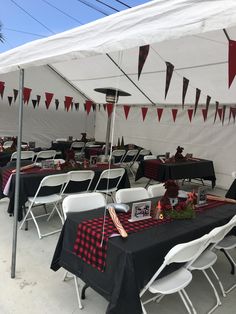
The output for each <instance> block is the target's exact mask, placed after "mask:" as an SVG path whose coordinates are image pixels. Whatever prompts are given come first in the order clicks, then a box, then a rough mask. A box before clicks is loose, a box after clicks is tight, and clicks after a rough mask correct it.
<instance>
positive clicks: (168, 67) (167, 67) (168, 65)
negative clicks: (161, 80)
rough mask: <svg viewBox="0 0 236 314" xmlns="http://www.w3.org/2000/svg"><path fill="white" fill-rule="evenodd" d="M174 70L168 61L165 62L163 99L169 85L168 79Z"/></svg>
mask: <svg viewBox="0 0 236 314" xmlns="http://www.w3.org/2000/svg"><path fill="white" fill-rule="evenodd" d="M173 71H174V66H173V64H171V63H170V62H166V87H165V99H166V96H167V93H168V90H169V87H170V81H171V78H172V74H173Z"/></svg>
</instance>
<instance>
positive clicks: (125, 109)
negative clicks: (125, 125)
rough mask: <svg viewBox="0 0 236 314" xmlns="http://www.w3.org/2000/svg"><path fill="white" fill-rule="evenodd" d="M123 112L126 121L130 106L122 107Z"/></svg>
mask: <svg viewBox="0 0 236 314" xmlns="http://www.w3.org/2000/svg"><path fill="white" fill-rule="evenodd" d="M123 108H124V112H125V118H126V120H127V119H128V115H129V111H130V106H128V105H124V107H123Z"/></svg>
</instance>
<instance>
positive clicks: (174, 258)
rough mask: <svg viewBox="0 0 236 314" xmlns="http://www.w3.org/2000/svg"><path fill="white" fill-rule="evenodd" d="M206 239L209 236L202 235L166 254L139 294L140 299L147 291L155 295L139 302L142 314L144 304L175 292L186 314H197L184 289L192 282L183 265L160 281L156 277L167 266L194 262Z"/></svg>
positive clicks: (144, 311) (189, 272) (178, 245)
mask: <svg viewBox="0 0 236 314" xmlns="http://www.w3.org/2000/svg"><path fill="white" fill-rule="evenodd" d="M208 239H209V236H208V235H204V236H203V237H201V238H199V239H196V240H193V241H190V242H187V243H181V244H177V245H175V246H174V247H173V248H172V249H171V250H170V251H169V252H168V253H167V255H166V256H165V258H164V262H163V264H162V265H161V266H160V267H159V268H158V270H157V271H156V273H155V274H154V275H153V277H152V278H151V279H150V281H149V282H148V283H147V284H146V286H145V287H144V288H143V289H142V291H141V293H140V298H141V297H142V296H143V295H144V293H145V292H146V291H147V290H148V291H149V292H151V293H153V294H155V296H154V297H152V298H151V299H149V300H147V301H145V302H142V301H141V305H142V309H143V313H144V314H146V313H147V312H146V310H145V308H144V305H145V304H147V303H149V302H151V301H155V300H157V301H159V300H161V299H162V297H163V296H165V295H167V294H173V293H176V292H178V294H179V295H180V297H181V299H182V301H183V303H184V305H185V307H186V309H187V311H188V313H189V314H191V313H194V314H196V313H197V312H196V310H195V308H194V307H193V304H192V302H191V300H190V299H189V296H188V295H187V293H186V291H185V289H184V288H185V287H186V286H187V285H188V284H189V283H190V282H191V280H192V273H191V271H189V270H188V269H187V268H186V267H185V265H184V266H182V267H180V268H179V269H178V270H176V271H174V272H172V273H170V274H169V275H165V276H164V277H162V278H160V279H158V277H159V275H160V274H161V273H162V271H163V269H164V268H165V267H166V266H167V265H169V264H172V263H190V262H191V261H192V260H194V259H195V258H196V257H197V256H198V255H199V254H200V253H201V252H202V250H203V249H204V247H205V244H206V242H207V241H208ZM191 311H192V312H191Z"/></svg>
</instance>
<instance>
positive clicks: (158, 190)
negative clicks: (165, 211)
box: [147, 183, 166, 197]
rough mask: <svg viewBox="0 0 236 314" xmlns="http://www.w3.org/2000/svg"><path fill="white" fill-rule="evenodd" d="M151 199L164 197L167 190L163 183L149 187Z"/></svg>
mask: <svg viewBox="0 0 236 314" xmlns="http://www.w3.org/2000/svg"><path fill="white" fill-rule="evenodd" d="M147 191H148V194H149V197H158V196H163V195H164V194H165V192H166V189H165V187H164V185H163V183H159V184H153V185H149V187H148V189H147Z"/></svg>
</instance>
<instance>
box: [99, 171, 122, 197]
mask: <svg viewBox="0 0 236 314" xmlns="http://www.w3.org/2000/svg"><path fill="white" fill-rule="evenodd" d="M124 174H125V169H124V168H114V169H107V170H104V171H103V172H102V173H101V174H100V177H99V179H98V182H97V184H96V186H95V188H94V192H101V193H105V194H108V195H110V196H111V198H112V199H113V196H112V193H113V192H115V191H117V189H118V187H119V184H120V181H121V179H122V177H123V175H124Z"/></svg>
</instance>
